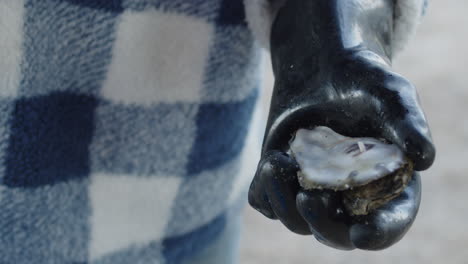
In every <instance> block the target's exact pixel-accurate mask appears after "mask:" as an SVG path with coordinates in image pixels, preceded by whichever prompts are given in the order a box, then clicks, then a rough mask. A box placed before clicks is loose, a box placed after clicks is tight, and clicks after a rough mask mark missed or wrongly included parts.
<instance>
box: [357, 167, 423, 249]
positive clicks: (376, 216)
mask: <svg viewBox="0 0 468 264" xmlns="http://www.w3.org/2000/svg"><path fill="white" fill-rule="evenodd" d="M420 202H421V179H420V176H419V174H418V173H414V175H413V177H412V179H411V181H410V183H409V184H408V186H407V187H406V189H405V190H404V191H403V193H402V194H401V195H400V196H399V197H397V198H395V199H394V200H392V201H390V202H389V203H388V204H386V205H384V206H382V207H381V208H379V209H377V210H376V211H374V212H373V213H371V214H369V215H367V216H363V217H357V218H355V224H354V225H353V226H352V227H351V230H350V237H351V241H352V242H353V244H354V245H355V246H356V247H357V248H360V249H366V250H381V249H385V248H388V247H390V246H391V245H393V244H395V243H396V242H398V241H399V240H400V239H401V238H403V236H404V235H405V234H406V232H407V231H408V230H409V228H410V227H411V225H412V223H413V222H414V219H415V218H416V215H417V213H418V209H419V204H420Z"/></svg>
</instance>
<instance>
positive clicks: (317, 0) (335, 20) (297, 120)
mask: <svg viewBox="0 0 468 264" xmlns="http://www.w3.org/2000/svg"><path fill="white" fill-rule="evenodd" d="M351 2H352V3H351ZM360 2H362V3H360ZM363 2H365V1H364V0H314V1H308V0H287V1H286V4H285V5H284V6H283V8H282V9H281V10H280V12H279V13H278V15H277V18H276V21H275V23H274V25H273V28H272V35H271V56H272V63H273V71H274V74H275V87H274V91H273V97H272V101H271V108H270V115H269V119H268V124H267V129H266V132H265V139H264V144H263V149H262V157H261V160H260V163H259V165H258V169H257V172H256V175H255V178H254V180H253V182H252V185H251V187H250V191H249V202H250V204H251V205H252V206H253V207H254V208H255V209H257V210H258V211H260V212H261V213H262V214H264V215H265V216H267V217H269V218H272V219H279V220H280V221H281V222H282V223H283V224H284V225H285V226H286V227H287V228H289V229H290V230H291V231H293V232H296V233H298V234H304V235H305V234H313V235H314V236H315V237H316V239H317V240H319V241H320V242H322V243H324V244H326V245H329V246H331V247H335V248H339V249H353V248H360V249H368V250H378V249H384V248H387V247H389V246H391V245H393V244H394V243H396V242H397V241H399V240H400V239H401V238H402V237H403V236H404V234H405V233H406V232H407V230H408V229H409V228H410V226H411V224H412V223H413V221H414V219H415V217H416V214H417V212H418V208H419V204H420V197H421V181H420V177H419V174H418V173H417V172H415V173H414V175H413V178H412V180H411V181H410V183H409V185H408V186H407V187H406V189H405V190H404V192H403V193H402V194H401V195H400V196H399V197H397V198H395V199H394V200H392V201H390V202H389V203H387V204H386V205H384V206H382V207H380V208H378V209H377V210H375V211H373V212H372V213H371V214H369V215H366V216H350V215H349V214H347V212H346V211H345V210H344V207H343V204H342V199H341V195H340V193H337V192H334V191H327V190H314V191H306V190H303V189H302V188H301V187H300V186H299V184H298V181H297V171H298V170H299V167H298V164H297V163H296V162H295V161H294V159H292V158H291V157H289V156H288V154H287V153H286V152H287V150H288V148H289V141H290V140H291V138H292V136H293V135H294V133H295V131H297V129H299V128H309V129H310V128H313V127H315V126H327V127H330V128H331V129H333V130H334V131H336V132H338V133H340V134H342V135H345V136H351V137H374V138H379V139H384V140H386V141H389V142H391V143H394V144H396V145H398V146H399V147H400V148H401V149H402V151H404V153H405V154H406V156H407V157H408V158H409V159H410V160H412V161H413V162H414V166H415V170H424V169H427V168H429V167H430V166H431V164H432V163H433V160H434V157H435V148H434V146H433V144H432V142H431V137H430V132H429V129H428V126H427V123H426V119H425V117H424V114H423V112H422V110H421V107H420V105H419V102H418V98H417V93H416V90H415V88H414V87H413V85H411V83H410V82H408V81H407V80H406V79H405V78H403V77H401V76H400V75H398V74H396V73H394V72H392V70H391V69H390V61H391V59H390V58H391V54H392V50H391V39H392V38H391V33H392V32H391V28H392V24H393V1H388V0H376V1H374V2H373V3H374V4H375V5H373V6H372V7H368V6H367V5H365V4H363Z"/></svg>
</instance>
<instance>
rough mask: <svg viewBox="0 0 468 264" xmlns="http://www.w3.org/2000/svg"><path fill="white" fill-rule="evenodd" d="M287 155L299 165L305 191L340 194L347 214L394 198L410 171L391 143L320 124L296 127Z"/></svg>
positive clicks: (364, 211)
mask: <svg viewBox="0 0 468 264" xmlns="http://www.w3.org/2000/svg"><path fill="white" fill-rule="evenodd" d="M290 154H291V155H292V156H293V157H294V159H295V160H296V161H297V163H298V164H299V167H300V171H299V172H298V179H299V183H300V185H301V186H302V187H303V188H304V189H307V190H309V189H331V190H334V191H340V192H342V197H343V203H344V206H345V208H346V209H347V211H348V212H349V213H350V214H352V215H366V214H368V213H369V212H371V211H372V210H374V209H376V208H378V207H380V206H382V205H384V204H385V203H387V202H388V201H390V200H392V199H393V198H395V197H397V196H398V195H399V194H400V193H401V192H402V191H403V189H404V188H405V186H406V185H407V183H408V182H409V180H410V178H411V175H412V173H413V168H412V163H411V162H410V161H409V160H408V159H407V158H405V156H404V154H403V152H402V151H401V150H400V149H399V148H398V147H397V146H396V145H393V144H387V143H384V142H382V141H380V140H378V139H375V138H350V137H345V136H342V135H340V134H338V133H336V132H334V131H333V130H332V129H330V128H328V127H323V126H320V127H316V128H314V129H313V130H307V129H299V130H298V131H297V132H296V135H295V137H294V139H293V140H292V141H291V142H290Z"/></svg>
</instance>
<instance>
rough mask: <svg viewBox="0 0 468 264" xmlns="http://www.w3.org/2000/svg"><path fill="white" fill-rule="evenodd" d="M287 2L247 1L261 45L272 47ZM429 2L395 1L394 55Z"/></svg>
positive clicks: (253, 30)
mask: <svg viewBox="0 0 468 264" xmlns="http://www.w3.org/2000/svg"><path fill="white" fill-rule="evenodd" d="M286 1H287V0H245V6H246V14H247V20H248V24H249V27H250V29H251V30H252V32H254V34H255V36H256V37H257V39H258V40H259V42H260V43H261V45H262V46H263V47H265V48H267V49H269V46H270V31H271V26H272V24H273V21H274V19H275V17H276V14H277V12H278V10H279V9H280V8H281V6H282V5H283V4H284V3H285V2H286ZM427 3H428V0H395V12H394V14H395V19H394V25H393V40H392V45H393V54H398V52H400V51H401V50H403V48H404V47H405V46H406V44H407V43H408V42H409V40H410V39H411V36H413V34H414V33H415V31H416V28H417V26H418V24H419V22H420V21H421V17H422V16H423V15H424V12H425V9H426V7H427Z"/></svg>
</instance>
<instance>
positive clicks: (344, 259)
mask: <svg viewBox="0 0 468 264" xmlns="http://www.w3.org/2000/svg"><path fill="white" fill-rule="evenodd" d="M467 12H468V1H466V0H444V1H437V0H432V2H431V3H430V5H429V8H428V10H427V14H426V17H425V18H424V20H423V21H422V24H421V26H420V27H419V30H418V32H417V34H416V36H415V37H414V39H413V40H412V41H411V43H410V45H409V46H408V47H407V48H406V49H405V51H404V52H403V53H401V54H400V55H399V56H398V57H397V58H396V60H395V62H394V69H395V70H396V71H397V72H399V73H400V74H402V75H403V76H405V77H407V78H408V79H409V80H411V81H412V82H413V84H414V85H415V86H416V87H417V88H418V91H419V95H420V98H421V103H422V106H423V108H424V110H425V112H426V115H427V117H428V120H429V125H430V126H431V129H432V135H433V139H434V142H435V144H436V147H437V151H438V152H437V158H436V162H435V163H434V165H433V166H432V167H431V168H430V169H429V170H428V171H425V172H423V173H422V179H423V198H422V199H423V200H422V204H421V208H420V211H419V215H418V217H417V219H416V221H415V223H414V224H413V227H412V228H411V229H410V231H409V232H408V234H407V235H406V236H405V237H404V238H403V239H402V240H401V241H400V242H399V243H397V244H396V245H394V246H393V247H391V248H389V249H387V250H384V251H379V252H366V251H358V250H354V251H350V252H343V251H338V250H335V249H331V248H328V247H326V246H323V245H321V244H320V243H318V242H317V241H316V240H315V239H314V238H313V237H304V236H299V235H295V234H293V233H291V232H290V231H288V230H287V229H286V228H285V227H283V226H282V225H281V224H280V223H279V222H277V221H272V220H269V219H267V218H265V217H263V216H262V215H260V214H259V213H258V212H256V211H254V210H253V209H251V208H250V207H248V208H246V212H245V213H246V214H245V226H244V230H243V237H242V244H241V262H240V263H242V264H251V263H252V264H263V263H265V264H276V263H287V264H306V263H333V264H340V263H343V264H344V263H345V264H354V263H356V264H357V263H359V264H362V263H392V264H393V263H468V228H467V222H468V118H467V117H466V116H467V115H468V87H466V86H467V85H466V84H467V83H468V71H467V69H466V68H468V16H467V15H466V13H467ZM269 63H270V62H269V61H267V62H266V64H267V65H266V67H265V78H266V80H265V83H264V85H265V87H264V94H263V98H264V105H265V107H266V105H267V103H266V102H267V101H268V98H269V96H270V93H271V88H272V86H273V77H272V74H271V70H270V65H269Z"/></svg>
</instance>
